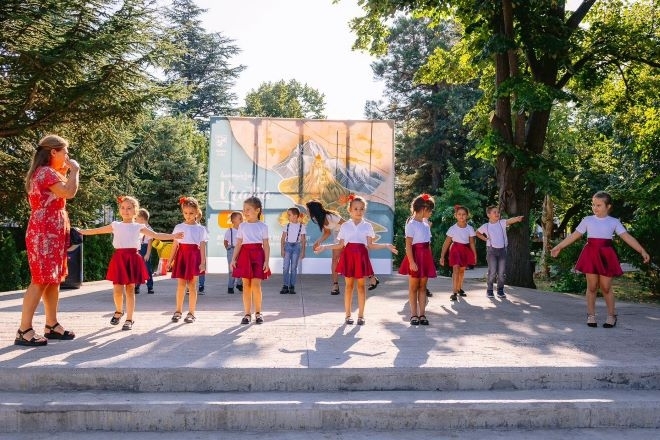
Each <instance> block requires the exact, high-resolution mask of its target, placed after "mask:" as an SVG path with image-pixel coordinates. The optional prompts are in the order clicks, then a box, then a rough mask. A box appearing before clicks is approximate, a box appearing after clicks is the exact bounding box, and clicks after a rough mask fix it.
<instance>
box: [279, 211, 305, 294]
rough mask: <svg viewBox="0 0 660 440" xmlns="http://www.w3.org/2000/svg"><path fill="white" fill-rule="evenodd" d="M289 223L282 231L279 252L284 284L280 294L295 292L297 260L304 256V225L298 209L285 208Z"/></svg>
mask: <svg viewBox="0 0 660 440" xmlns="http://www.w3.org/2000/svg"><path fill="white" fill-rule="evenodd" d="M287 216H288V218H289V223H287V225H286V228H284V231H282V238H281V240H280V241H281V245H282V249H281V254H282V258H283V259H284V261H283V264H282V275H283V278H284V285H283V286H282V289H281V290H280V294H286V293H291V294H294V293H296V278H297V275H298V262H299V261H300V260H302V259H303V258H305V247H306V243H307V241H306V232H305V225H304V224H302V222H301V221H300V210H299V209H298V208H295V207H294V208H289V209H288V210H287Z"/></svg>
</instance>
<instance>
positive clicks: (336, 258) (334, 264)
mask: <svg viewBox="0 0 660 440" xmlns="http://www.w3.org/2000/svg"><path fill="white" fill-rule="evenodd" d="M340 255H341V249H333V250H332V264H331V266H330V269H331V271H332V282H333V284H335V283H338V282H339V274H338V273H337V263H338V262H339V256H340Z"/></svg>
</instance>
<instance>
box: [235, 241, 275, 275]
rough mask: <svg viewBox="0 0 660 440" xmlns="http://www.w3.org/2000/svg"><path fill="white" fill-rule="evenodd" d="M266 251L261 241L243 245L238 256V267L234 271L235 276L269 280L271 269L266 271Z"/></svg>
mask: <svg viewBox="0 0 660 440" xmlns="http://www.w3.org/2000/svg"><path fill="white" fill-rule="evenodd" d="M265 261H266V253H265V252H264V246H263V245H262V244H261V243H250V244H244V245H241V249H240V253H239V254H238V258H236V268H235V269H234V271H233V272H232V276H233V277H234V278H248V279H252V278H258V279H261V280H267V279H268V277H270V275H271V272H270V269H269V270H268V271H267V272H264V262H265Z"/></svg>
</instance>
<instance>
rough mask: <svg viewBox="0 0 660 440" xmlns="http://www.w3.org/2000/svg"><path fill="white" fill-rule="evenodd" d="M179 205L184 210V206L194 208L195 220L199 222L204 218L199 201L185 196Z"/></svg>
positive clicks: (180, 199) (181, 198)
mask: <svg viewBox="0 0 660 440" xmlns="http://www.w3.org/2000/svg"><path fill="white" fill-rule="evenodd" d="M179 205H181V209H182V210H183V208H184V206H187V207H188V208H193V209H194V210H195V219H197V220H199V219H201V218H202V209H201V208H200V207H199V202H198V201H197V199H196V198H194V197H185V196H184V197H180V198H179Z"/></svg>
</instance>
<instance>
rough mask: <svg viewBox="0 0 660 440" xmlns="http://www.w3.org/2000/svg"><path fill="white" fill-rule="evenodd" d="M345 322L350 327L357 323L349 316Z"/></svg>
mask: <svg viewBox="0 0 660 440" xmlns="http://www.w3.org/2000/svg"><path fill="white" fill-rule="evenodd" d="M344 322H345V323H346V324H348V325H353V323H354V322H355V321H353V318H351V317H350V316H347V317H346V319H345V320H344Z"/></svg>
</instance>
